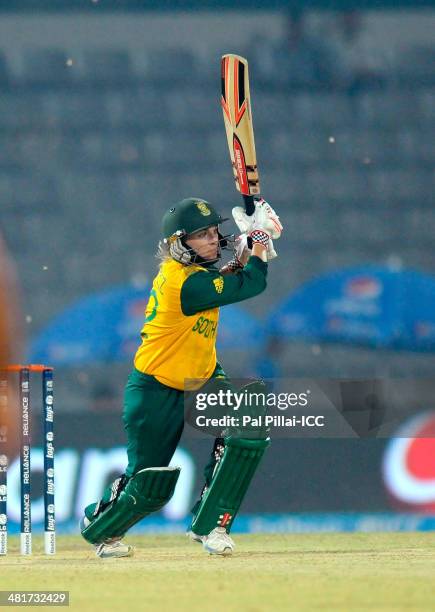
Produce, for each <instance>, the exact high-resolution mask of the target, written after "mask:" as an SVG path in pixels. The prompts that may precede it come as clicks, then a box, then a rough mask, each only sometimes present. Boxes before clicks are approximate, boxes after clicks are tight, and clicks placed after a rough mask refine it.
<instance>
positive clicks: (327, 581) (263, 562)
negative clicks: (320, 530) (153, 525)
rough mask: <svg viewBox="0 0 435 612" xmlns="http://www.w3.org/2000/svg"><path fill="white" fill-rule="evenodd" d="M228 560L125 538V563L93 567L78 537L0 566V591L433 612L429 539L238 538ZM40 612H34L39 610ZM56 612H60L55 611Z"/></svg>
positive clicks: (162, 603)
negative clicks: (128, 548) (131, 548)
mask: <svg viewBox="0 0 435 612" xmlns="http://www.w3.org/2000/svg"><path fill="white" fill-rule="evenodd" d="M235 539H236V544H237V548H236V551H235V553H234V555H233V556H232V557H227V558H222V557H210V556H208V555H207V554H205V553H204V552H203V550H202V547H201V546H200V545H199V544H195V543H192V542H188V541H186V539H185V537H184V536H182V535H179V536H135V537H133V536H131V537H130V538H129V541H130V543H132V544H135V546H136V554H135V556H134V557H132V558H130V559H109V560H101V559H97V558H96V557H95V555H94V552H93V550H92V549H91V548H90V547H89V546H88V545H86V544H85V543H84V542H83V540H81V538H80V537H79V536H64V537H59V538H58V553H57V554H56V556H54V557H51V558H50V557H46V556H44V555H42V554H40V552H39V551H40V550H41V546H42V540H41V538H40V537H36V538H34V551H35V552H34V554H33V555H32V557H27V558H25V557H21V556H20V555H19V554H18V539H17V537H13V538H12V537H11V538H10V546H9V548H10V554H8V556H7V557H2V558H0V589H1V590H20V589H21V590H67V591H69V592H70V607H71V608H72V609H74V610H102V611H103V610H119V611H120V612H121V610H127V611H128V612H132V611H134V610H152V611H154V610H157V611H158V612H166V611H169V610H174V611H175V612H178V611H179V610H188V611H190V612H192V611H196V610H213V611H217V610H219V611H222V610H223V611H228V610H241V611H242V610H243V611H249V612H254V611H263V610H295V611H296V612H298V611H299V610H331V611H337V610H346V612H351V611H354V610H376V612H381V611H383V610H390V611H394V612H396V611H398V610H407V611H415V610H425V611H429V610H435V534H433V533H375V534H362V533H355V534H353V533H352V534H285V535H279V534H274V535H239V536H236V537H235ZM38 609H41V608H38ZM63 609H65V608H63Z"/></svg>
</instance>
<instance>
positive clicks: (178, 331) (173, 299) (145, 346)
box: [134, 259, 219, 390]
mask: <svg viewBox="0 0 435 612" xmlns="http://www.w3.org/2000/svg"><path fill="white" fill-rule="evenodd" d="M197 272H207V269H206V268H203V267H202V266H199V265H190V266H185V265H183V264H181V263H179V262H178V261H175V260H173V259H168V260H166V261H164V262H163V263H162V264H161V266H160V270H159V273H158V274H157V276H156V277H155V279H154V281H153V286H152V290H151V294H150V298H149V300H148V304H147V307H146V310H145V317H146V318H145V324H144V326H143V328H142V331H141V336H142V344H141V345H140V347H139V348H138V350H137V352H136V355H135V358H134V365H135V367H136V369H137V370H139V371H140V372H143V373H144V374H149V375H151V376H154V377H155V378H156V379H157V380H158V381H159V382H161V383H162V384H164V385H166V386H168V387H172V388H174V389H179V390H184V389H185V388H186V381H187V380H189V379H194V380H197V379H200V380H208V379H209V378H210V376H211V375H212V374H213V372H214V369H215V367H216V337H217V327H218V320H219V308H218V307H214V308H210V309H206V310H202V311H200V312H196V313H195V314H191V315H186V314H183V311H182V306H181V289H182V286H183V283H184V282H185V281H186V279H187V278H189V277H190V276H191V275H192V274H195V273H197Z"/></svg>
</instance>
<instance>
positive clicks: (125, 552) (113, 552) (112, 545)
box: [95, 538, 134, 559]
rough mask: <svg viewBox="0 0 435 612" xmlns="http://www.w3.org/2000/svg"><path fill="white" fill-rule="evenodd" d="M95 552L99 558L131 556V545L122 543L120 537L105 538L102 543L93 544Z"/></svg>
mask: <svg viewBox="0 0 435 612" xmlns="http://www.w3.org/2000/svg"><path fill="white" fill-rule="evenodd" d="M95 554H96V555H97V557H100V559H115V558H119V557H132V556H133V554H134V551H133V546H130V545H129V544H124V542H123V541H122V540H121V538H113V539H112V540H106V541H105V542H103V543H102V544H96V545H95Z"/></svg>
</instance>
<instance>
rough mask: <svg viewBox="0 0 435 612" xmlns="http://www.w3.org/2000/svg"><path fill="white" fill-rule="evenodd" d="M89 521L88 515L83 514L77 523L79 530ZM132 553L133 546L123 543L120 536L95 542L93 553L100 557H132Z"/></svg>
mask: <svg viewBox="0 0 435 612" xmlns="http://www.w3.org/2000/svg"><path fill="white" fill-rule="evenodd" d="M90 523H91V521H90V520H89V519H88V517H87V516H83V517H82V518H81V519H80V523H79V527H80V531H83V530H84V529H85V528H86V527H87V526H88V525H90ZM133 553H134V549H133V546H130V545H128V544H124V543H123V542H122V538H110V539H108V540H105V541H104V542H102V543H101V544H95V554H96V555H97V557H100V559H110V558H113V559H114V558H117V557H132V556H133Z"/></svg>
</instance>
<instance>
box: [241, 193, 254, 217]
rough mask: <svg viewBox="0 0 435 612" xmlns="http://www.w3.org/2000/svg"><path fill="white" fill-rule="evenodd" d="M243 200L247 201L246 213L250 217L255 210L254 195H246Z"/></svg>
mask: <svg viewBox="0 0 435 612" xmlns="http://www.w3.org/2000/svg"><path fill="white" fill-rule="evenodd" d="M243 201H244V203H245V210H246V214H247V215H248V216H249V217H250V216H251V215H253V214H254V211H255V204H254V196H251V195H244V196H243Z"/></svg>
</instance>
